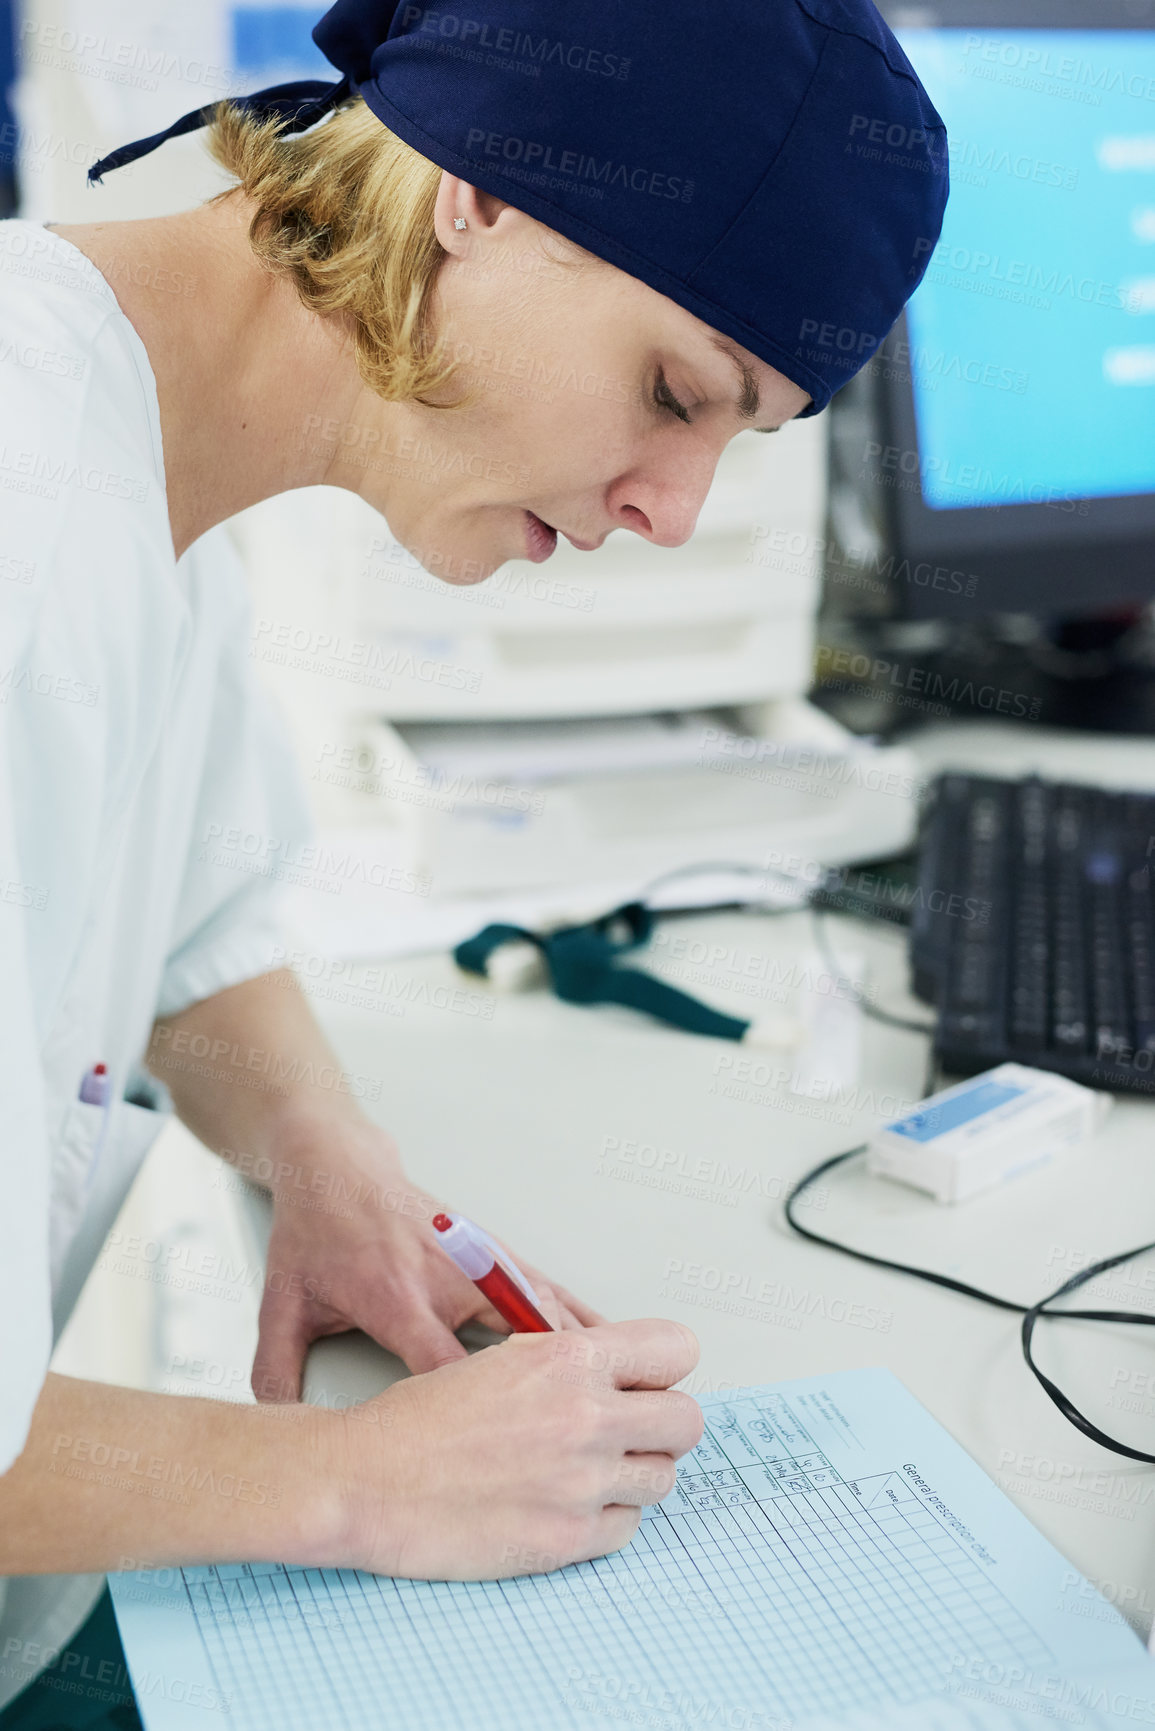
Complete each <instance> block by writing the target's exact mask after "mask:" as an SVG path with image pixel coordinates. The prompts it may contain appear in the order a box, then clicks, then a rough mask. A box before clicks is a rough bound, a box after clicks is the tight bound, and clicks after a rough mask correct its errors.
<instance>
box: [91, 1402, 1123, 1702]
mask: <svg viewBox="0 0 1155 1731" xmlns="http://www.w3.org/2000/svg"><path fill="white" fill-rule="evenodd" d="M701 1405H702V1408H703V1412H704V1415H705V1420H706V1431H705V1435H704V1436H703V1439H702V1442H701V1443H700V1444H699V1446H698V1447H697V1449H695V1450H694V1451H693V1453H692V1454H690V1455H688V1456H686V1457H685V1459H684V1460H683V1461H682V1462H681V1463H680V1465H679V1469H678V1482H677V1484H676V1486H675V1488H674V1490H673V1491H671V1493H670V1495H669V1496H668V1497H667V1498H666V1500H665V1502H664V1503H662V1504H660V1505H659V1506H657V1507H655V1508H651V1509H649V1510H647V1511H646V1513H645V1516H644V1518H643V1520H642V1522H641V1526H640V1528H639V1530H638V1533H637V1535H636V1536H635V1538H634V1540H633V1542H632V1543H631V1544H630V1545H629V1546H628V1548H627V1549H626V1550H624V1551H621V1552H619V1553H617V1554H616V1555H614V1556H610V1557H604V1558H599V1559H596V1560H595V1561H593V1562H590V1563H581V1564H576V1565H572V1566H571V1567H569V1568H566V1569H562V1570H559V1571H557V1572H555V1573H553V1574H549V1575H534V1576H523V1577H519V1578H516V1579H513V1580H505V1581H484V1582H444V1581H441V1582H427V1581H404V1580H392V1579H388V1578H384V1577H377V1576H372V1575H365V1574H359V1573H357V1572H356V1571H354V1570H348V1569H297V1568H283V1567H281V1566H280V1565H277V1564H273V1563H252V1564H239V1565H228V1566H216V1567H198V1568H185V1569H180V1570H168V1571H164V1570H162V1571H158V1572H155V1573H152V1574H148V1573H141V1574H136V1575H119V1576H117V1575H114V1576H113V1577H112V1578H111V1584H112V1593H113V1601H114V1603H115V1606H116V1613H117V1618H118V1621H119V1624H120V1629H121V1635H122V1638H123V1640H124V1645H125V1650H126V1654H127V1658H128V1664H129V1670H130V1673H131V1676H132V1681H133V1687H134V1689H135V1690H136V1692H137V1697H138V1701H139V1704H140V1710H141V1715H142V1717H143V1719H144V1723H145V1726H146V1728H147V1731H189V1727H192V1726H197V1727H200V1728H202V1731H203V1728H205V1727H211V1726H220V1727H222V1728H223V1727H236V1728H237V1731H298V1728H299V1731H328V1728H329V1727H332V1728H333V1731H338V1728H345V1731H362V1728H364V1731H369V1728H370V1727H372V1728H374V1731H379V1728H382V1727H387V1728H388V1731H594V1728H596V1727H599V1726H601V1727H605V1726H607V1725H609V1724H614V1723H618V1724H630V1725H642V1726H649V1727H653V1728H655V1731H683V1727H686V1728H689V1727H696V1728H700V1727H718V1728H719V1731H786V1728H787V1727H789V1728H791V1731H804V1728H807V1727H810V1726H812V1725H813V1726H814V1727H815V1731H817V1728H818V1727H819V1726H823V1727H825V1726H827V1725H833V1724H838V1725H851V1724H854V1725H859V1724H861V1725H863V1726H865V1725H867V1724H870V1725H873V1724H875V1723H876V1722H877V1724H878V1725H886V1726H892V1727H898V1726H900V1725H904V1726H905V1725H909V1726H910V1727H911V1728H912V1731H930V1728H931V1727H932V1726H933V1727H939V1726H941V1727H943V1731H946V1728H947V1727H948V1726H949V1727H955V1726H959V1727H962V1726H971V1725H975V1726H978V1725H981V1726H983V1727H988V1726H990V1727H994V1726H999V1727H1002V1726H1008V1727H1009V1726H1011V1725H1015V1726H1017V1725H1020V1724H1022V1725H1030V1726H1034V1727H1038V1726H1040V1725H1041V1724H1042V1723H1044V1722H1045V1721H1046V1720H1048V1719H1056V1720H1058V1721H1059V1722H1060V1723H1067V1724H1075V1725H1083V1726H1089V1725H1095V1726H1099V1725H1112V1726H1113V1725H1115V1724H1119V1725H1123V1724H1127V1725H1131V1726H1133V1725H1135V1724H1137V1723H1140V1724H1142V1723H1147V1724H1155V1662H1153V1661H1152V1660H1151V1659H1150V1658H1149V1657H1148V1656H1147V1655H1146V1653H1145V1652H1144V1650H1143V1647H1142V1645H1141V1643H1140V1642H1139V1640H1138V1638H1137V1637H1136V1635H1135V1634H1134V1632H1133V1631H1132V1630H1131V1629H1130V1627H1129V1626H1128V1625H1127V1624H1126V1623H1125V1622H1124V1620H1123V1618H1122V1617H1120V1616H1119V1615H1118V1613H1116V1612H1115V1611H1114V1610H1113V1609H1112V1607H1111V1606H1110V1605H1108V1603H1107V1602H1106V1600H1104V1599H1101V1598H1099V1597H1098V1595H1097V1594H1094V1593H1093V1591H1092V1590H1091V1589H1090V1588H1089V1586H1088V1584H1087V1583H1086V1582H1084V1581H1083V1580H1082V1578H1081V1577H1080V1576H1079V1575H1078V1574H1077V1572H1076V1571H1075V1570H1074V1569H1072V1568H1071V1567H1070V1565H1069V1564H1067V1563H1066V1561H1065V1560H1064V1559H1063V1558H1062V1557H1061V1556H1060V1555H1059V1553H1058V1552H1057V1551H1056V1550H1054V1548H1053V1547H1052V1546H1051V1545H1049V1544H1048V1543H1047V1542H1046V1540H1045V1539H1043V1538H1042V1536H1041V1535H1040V1534H1039V1533H1037V1532H1036V1531H1035V1529H1034V1528H1033V1527H1032V1526H1031V1525H1030V1523H1029V1522H1028V1521H1027V1520H1026V1519H1025V1517H1024V1516H1022V1515H1021V1514H1019V1512H1018V1511H1017V1510H1016V1509H1015V1507H1014V1506H1013V1504H1012V1503H1011V1502H1009V1501H1008V1499H1007V1498H1006V1497H1004V1496H1003V1494H1002V1493H1001V1492H1000V1491H999V1490H998V1489H997V1488H996V1487H995V1485H994V1484H992V1482H991V1481H990V1479H988V1478H987V1476H986V1475H985V1474H984V1473H983V1472H982V1471H981V1470H980V1469H979V1468H978V1467H977V1466H976V1465H975V1464H974V1462H973V1461H972V1460H971V1459H970V1457H969V1456H968V1455H967V1454H966V1453H965V1452H964V1451H963V1450H962V1449H961V1448H960V1447H959V1446H958V1445H957V1444H956V1443H955V1442H954V1441H953V1440H952V1439H951V1438H950V1437H949V1436H948V1435H947V1433H946V1432H945V1431H944V1430H943V1429H942V1428H941V1427H940V1426H939V1425H938V1424H936V1422H935V1421H934V1420H933V1419H932V1418H931V1417H930V1415H929V1414H928V1413H927V1412H926V1411H925V1409H924V1408H923V1407H921V1406H920V1405H919V1404H918V1402H917V1401H916V1400H915V1399H914V1397H913V1396H912V1395H910V1394H909V1393H908V1392H907V1390H906V1389H905V1388H904V1387H903V1386H902V1384H901V1383H899V1382H898V1381H897V1379H896V1378H895V1377H893V1376H892V1375H891V1374H890V1373H889V1372H888V1371H883V1370H857V1371H846V1372H841V1373H838V1374H836V1375H831V1376H826V1377H813V1378H807V1379H804V1380H801V1381H796V1382H787V1383H779V1384H775V1385H771V1386H767V1387H764V1388H751V1389H743V1390H737V1391H734V1392H733V1393H730V1394H725V1395H713V1396H707V1397H706V1398H704V1399H703V1400H702V1402H701ZM1089 1609H1090V1612H1091V1613H1092V1614H1088V1610H1089ZM918 1703H923V1704H924V1706H923V1707H918V1705H917V1704H918ZM1120 1704H1122V1705H1120ZM1144 1708H1147V1709H1149V1716H1147V1714H1146V1712H1145V1711H1142V1710H1141V1709H1144ZM900 1709H907V1710H908V1711H901V1712H900V1711H899V1710H900ZM876 1714H877V1715H878V1718H877V1721H876V1719H875V1715H876ZM1113 1714H1114V1715H1118V1717H1113V1716H1112V1715H1113ZM920 1715H921V1717H920Z"/></svg>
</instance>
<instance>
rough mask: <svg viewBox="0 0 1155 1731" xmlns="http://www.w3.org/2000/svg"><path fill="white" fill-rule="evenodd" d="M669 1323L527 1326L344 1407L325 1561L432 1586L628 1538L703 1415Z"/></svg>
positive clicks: (693, 1353)
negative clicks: (333, 1530) (684, 1384)
mask: <svg viewBox="0 0 1155 1731" xmlns="http://www.w3.org/2000/svg"><path fill="white" fill-rule="evenodd" d="M697 1360H698V1344H697V1341H696V1340H695V1338H694V1336H693V1335H692V1334H691V1333H690V1331H689V1329H687V1328H683V1327H682V1325H681V1324H680V1323H676V1322H656V1321H654V1322H650V1321H647V1322H622V1323H612V1324H605V1325H602V1326H599V1327H595V1328H591V1329H589V1330H586V1331H584V1332H581V1333H559V1334H519V1335H514V1336H512V1337H511V1339H509V1340H508V1341H506V1342H504V1343H503V1344H502V1345H500V1346H491V1347H487V1348H486V1349H485V1350H484V1351H482V1352H479V1353H475V1354H474V1355H473V1356H472V1357H467V1358H465V1359H464V1360H463V1361H462V1362H459V1363H453V1364H447V1365H444V1366H443V1367H442V1369H440V1370H437V1371H433V1372H432V1373H430V1374H429V1375H425V1376H415V1377H412V1378H409V1379H407V1380H405V1381H403V1382H399V1383H395V1384H394V1385H393V1387H392V1388H390V1389H388V1390H386V1392H385V1393H384V1394H382V1395H379V1396H378V1397H377V1398H376V1399H375V1400H371V1401H367V1402H366V1403H365V1405H364V1406H361V1407H354V1408H352V1409H350V1410H348V1411H347V1412H345V1413H343V1414H340V1415H333V1416H334V1417H339V1420H340V1423H341V1425H342V1427H343V1435H342V1438H341V1444H340V1447H341V1458H342V1459H343V1461H344V1467H343V1469H342V1470H341V1471H340V1472H339V1474H338V1478H339V1481H340V1484H341V1487H342V1491H343V1499H342V1500H343V1507H344V1510H345V1517H344V1518H345V1523H346V1524H345V1532H344V1534H343V1535H342V1536H341V1537H340V1538H339V1539H338V1541H337V1544H336V1554H329V1555H326V1556H323V1557H318V1559H317V1560H318V1561H319V1562H322V1563H338V1564H346V1565H352V1566H354V1567H356V1568H362V1569H369V1570H372V1571H373V1572H375V1573H378V1574H386V1575H404V1576H414V1577H419V1578H426V1579H433V1580H479V1579H486V1578H494V1577H497V1576H504V1575H523V1574H533V1573H539V1572H542V1571H545V1570H549V1569H556V1568H561V1567H563V1566H564V1565H565V1564H567V1563H572V1562H578V1561H581V1560H584V1559H586V1558H589V1557H597V1556H602V1555H604V1554H605V1552H607V1551H616V1550H620V1549H621V1547H622V1546H623V1545H626V1544H628V1543H629V1541H630V1539H631V1538H632V1537H633V1535H634V1533H635V1531H636V1530H637V1526H638V1522H639V1521H640V1519H641V1509H642V1506H643V1505H644V1504H646V1503H655V1502H659V1501H660V1500H661V1499H662V1497H664V1496H665V1495H666V1493H667V1492H668V1491H669V1490H670V1488H671V1487H672V1485H673V1483H674V1462H675V1461H676V1460H677V1459H678V1457H679V1456H681V1455H683V1454H685V1453H686V1452H687V1450H688V1449H691V1448H693V1447H694V1445H695V1444H696V1443H697V1442H698V1441H699V1439H700V1437H701V1435H702V1415H701V1411H700V1409H699V1407H698V1403H697V1402H696V1401H695V1400H693V1399H692V1398H691V1397H690V1396H689V1395H686V1394H680V1393H678V1392H677V1391H676V1390H673V1389H671V1387H670V1384H671V1383H674V1382H677V1381H678V1380H680V1378H682V1377H684V1376H686V1375H687V1374H688V1373H689V1372H690V1371H691V1370H692V1369H693V1367H694V1365H695V1364H696V1363H697Z"/></svg>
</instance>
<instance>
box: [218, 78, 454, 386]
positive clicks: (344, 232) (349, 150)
mask: <svg viewBox="0 0 1155 1731" xmlns="http://www.w3.org/2000/svg"><path fill="white" fill-rule="evenodd" d="M282 130H283V127H282V123H281V122H279V121H278V120H276V119H271V120H260V119H256V118H254V117H253V116H251V115H249V114H247V113H246V112H245V110H244V109H242V108H238V107H237V106H236V105H235V104H232V103H222V104H221V105H220V107H219V108H218V110H217V113H216V117H215V119H214V121H213V123H212V125H211V127H210V128H209V132H208V146H209V149H210V151H211V152H212V154H213V156H214V157H215V158H216V160H217V162H219V163H220V164H221V166H222V168H224V169H226V170H227V171H228V172H229V173H230V174H232V175H233V176H235V178H236V180H237V182H238V183H239V187H240V190H241V191H242V192H244V193H245V195H246V196H247V197H249V198H250V199H252V200H253V201H254V203H255V205H256V214H255V215H254V217H253V220H252V223H251V224H250V227H249V239H250V241H251V242H252V246H253V251H254V252H255V253H256V256H257V257H258V258H259V259H260V260H261V261H262V263H263V264H264V265H266V266H267V267H268V268H269V269H270V270H272V271H275V272H278V273H282V274H284V275H286V276H288V277H291V278H292V280H293V282H294V283H295V285H296V288H297V293H298V294H299V295H300V297H301V300H302V302H303V303H304V305H305V306H307V307H308V308H310V310H311V311H313V312H317V313H329V314H344V315H345V316H346V318H347V319H348V321H349V324H350V328H351V332H352V337H353V343H354V349H355V353H356V358H357V366H358V369H359V371H360V373H361V377H362V378H363V379H364V381H365V383H366V384H367V385H368V386H369V388H370V389H371V390H373V391H376V393H377V394H378V395H379V396H381V397H384V398H386V400H388V401H390V402H403V401H412V400H414V399H415V400H417V401H418V402H424V401H426V400H427V399H428V398H429V397H430V396H432V395H434V394H435V393H437V392H439V391H441V390H443V389H444V387H445V385H446V384H447V383H448V382H449V381H450V379H451V378H452V376H453V372H454V366H453V363H452V362H451V361H448V360H446V358H445V356H444V354H443V353H442V351H441V349H440V346H439V344H438V342H437V340H436V336H435V334H434V332H433V331H432V329H431V325H430V302H431V299H432V294H433V289H434V285H435V283H436V281H437V274H438V271H439V269H440V266H441V261H442V259H443V258H445V256H446V254H445V251H444V249H443V247H442V246H441V243H440V242H439V241H438V239H437V236H436V234H435V233H434V230H433V210H434V205H435V203H436V200H437V190H438V186H439V185H440V181H441V170H440V169H439V168H438V167H437V165H436V164H435V163H432V162H429V161H428V160H427V159H426V158H425V157H424V156H421V155H420V154H419V153H418V152H417V151H416V150H413V149H412V148H411V147H410V146H409V145H408V144H405V143H403V142H402V140H401V139H399V138H397V137H396V136H395V134H394V133H392V132H390V131H389V129H388V127H386V126H384V125H382V123H381V121H379V120H378V119H377V117H376V115H375V114H373V113H372V112H371V111H370V110H369V109H368V108H367V107H366V105H365V103H364V101H363V100H362V99H361V98H360V97H357V98H355V99H354V100H353V101H352V102H349V103H346V104H344V105H343V106H342V107H340V108H338V109H337V110H336V111H335V112H334V113H333V114H332V116H330V117H329V118H328V119H327V120H325V121H324V122H323V123H322V124H321V125H319V126H315V127H314V128H313V129H312V130H311V131H310V132H306V133H302V134H300V135H299V136H298V137H296V138H283V137H281V132H282ZM230 190H232V191H235V190H236V188H232V189H230ZM219 196H221V197H227V196H228V193H222V194H220V195H219Z"/></svg>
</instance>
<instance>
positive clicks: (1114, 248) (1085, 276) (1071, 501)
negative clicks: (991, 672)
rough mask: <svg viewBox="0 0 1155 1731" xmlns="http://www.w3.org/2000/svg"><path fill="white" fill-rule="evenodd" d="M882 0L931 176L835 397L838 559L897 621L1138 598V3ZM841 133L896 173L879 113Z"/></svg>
mask: <svg viewBox="0 0 1155 1731" xmlns="http://www.w3.org/2000/svg"><path fill="white" fill-rule="evenodd" d="M881 9H882V11H883V12H884V14H885V16H886V17H887V20H888V22H889V23H890V24H891V26H892V27H893V28H894V30H895V32H896V34H897V36H898V38H899V40H900V42H901V43H902V46H903V48H904V49H905V51H906V53H907V55H908V56H909V58H910V60H911V62H912V64H913V65H914V67H915V69H916V70H917V72H918V73H919V75H920V77H921V78H922V79H923V81H924V83H925V84H926V87H927V90H928V91H929V93H930V96H931V99H932V100H933V101H934V103H935V105H936V106H937V108H938V110H939V112H940V113H941V114H942V116H943V119H944V120H945V121H946V124H947V129H948V132H949V135H950V141H951V145H950V162H951V182H952V190H951V198H950V203H949V206H948V210H947V216H946V223H945V227H944V231H943V235H942V240H941V242H940V244H939V247H938V249H937V251H936V253H935V256H934V259H933V261H932V263H931V266H930V270H929V272H928V274H927V277H926V279H925V281H924V282H923V284H922V285H921V286H920V288H919V289H918V291H917V292H916V294H915V295H914V297H913V299H912V300H911V302H910V305H909V307H908V310H907V313H906V315H905V316H904V318H903V319H902V320H901V321H900V323H899V325H898V326H897V327H896V328H895V330H894V332H893V333H891V335H890V337H889V338H888V340H887V342H886V344H885V346H884V348H883V349H882V350H881V351H880V353H879V355H878V357H877V358H876V359H875V360H874V361H873V362H872V363H871V364H870V366H868V368H867V369H866V371H865V373H864V374H862V375H861V376H860V378H859V380H857V381H856V382H855V384H854V385H853V386H851V387H849V388H848V390H847V391H846V392H844V393H842V395H841V396H839V397H836V398H835V404H834V408H833V411H832V459H833V461H832V482H833V491H832V504H831V510H832V524H833V527H834V532H835V539H836V540H837V541H838V542H839V543H841V546H842V557H843V559H844V562H846V561H849V564H850V565H851V566H853V565H854V563H855V561H856V559H857V560H858V561H859V563H865V564H872V565H873V567H874V570H875V572H876V575H879V576H881V577H882V578H888V579H889V583H890V590H891V598H892V601H893V602H894V607H893V611H895V612H897V613H899V614H900V615H903V616H905V617H908V618H911V617H912V618H926V617H944V616H945V617H950V616H952V615H956V616H960V617H966V618H968V619H971V620H974V619H976V618H978V617H980V616H982V615H984V614H988V615H989V614H995V613H1008V612H1021V613H1030V614H1032V615H1034V616H1036V617H1040V618H1044V619H1046V618H1077V617H1080V616H1085V615H1088V614H1091V613H1097V612H1102V611H1104V610H1105V609H1107V608H1110V607H1112V606H1118V605H1121V604H1126V603H1129V602H1135V601H1146V600H1150V599H1151V598H1152V597H1155V4H1152V0H927V3H926V4H920V5H911V4H902V3H898V0H894V3H888V0H883V5H882V8H881ZM867 119H868V121H869V117H867ZM875 134H878V135H879V136H877V137H876V136H875ZM848 148H866V149H872V148H873V149H877V150H879V151H880V152H882V153H885V152H886V151H887V150H896V151H898V152H899V153H900V154H901V153H903V151H904V150H905V152H906V154H907V155H908V156H909V157H910V166H911V170H912V172H915V171H917V162H916V160H915V158H916V155H917V144H915V145H914V146H911V145H910V144H909V143H908V144H904V142H903V141H901V140H897V141H892V140H890V139H889V135H888V132H887V129H886V128H885V127H879V126H877V125H875V126H873V128H872V126H871V125H870V124H867V125H864V126H862V127H860V128H859V131H858V135H857V137H855V138H854V139H852V140H850V141H849V142H848ZM856 507H857V516H856ZM856 524H857V528H856ZM865 526H869V530H870V533H869V534H865V535H864V527H865ZM856 539H857V540H858V541H860V542H861V541H863V540H865V541H867V542H870V543H871V544H872V547H873V551H872V553H871V554H870V556H869V558H868V557H867V556H866V554H865V553H864V552H863V549H862V548H861V547H858V548H856V547H855V546H854V545H853V543H854V541H855V540H856Z"/></svg>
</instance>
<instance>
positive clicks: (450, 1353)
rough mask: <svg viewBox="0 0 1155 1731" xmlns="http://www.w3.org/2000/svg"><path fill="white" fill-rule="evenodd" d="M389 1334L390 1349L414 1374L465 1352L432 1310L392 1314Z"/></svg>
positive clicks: (450, 1360) (452, 1359) (431, 1368)
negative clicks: (395, 1315) (404, 1314)
mask: <svg viewBox="0 0 1155 1731" xmlns="http://www.w3.org/2000/svg"><path fill="white" fill-rule="evenodd" d="M390 1334H391V1339H390V1342H389V1345H390V1348H391V1350H392V1351H393V1352H396V1353H399V1354H400V1356H401V1357H402V1358H403V1359H404V1360H405V1363H406V1365H407V1366H408V1368H409V1369H410V1370H411V1371H412V1372H413V1374H414V1376H419V1375H420V1374H421V1373H422V1372H423V1371H426V1370H440V1369H441V1367H442V1365H443V1364H453V1363H455V1361H456V1360H457V1359H459V1358H468V1356H469V1354H468V1353H467V1352H466V1349H465V1348H464V1347H463V1346H462V1344H461V1342H460V1341H459V1340H458V1338H457V1336H456V1335H455V1334H454V1333H453V1331H452V1330H451V1329H449V1328H447V1327H446V1325H445V1323H443V1322H442V1321H441V1319H440V1317H438V1316H436V1315H435V1314H434V1312H433V1311H432V1310H415V1311H412V1312H410V1313H409V1314H408V1315H406V1316H403V1317H400V1316H399V1317H395V1318H394V1319H393V1326H392V1328H391V1330H390ZM383 1344H384V1343H383Z"/></svg>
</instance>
